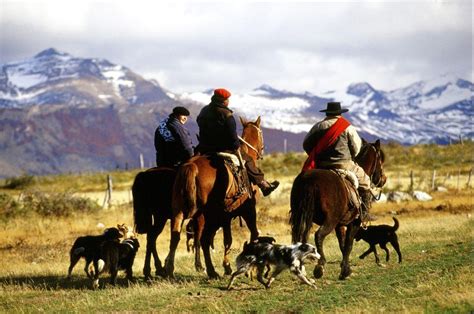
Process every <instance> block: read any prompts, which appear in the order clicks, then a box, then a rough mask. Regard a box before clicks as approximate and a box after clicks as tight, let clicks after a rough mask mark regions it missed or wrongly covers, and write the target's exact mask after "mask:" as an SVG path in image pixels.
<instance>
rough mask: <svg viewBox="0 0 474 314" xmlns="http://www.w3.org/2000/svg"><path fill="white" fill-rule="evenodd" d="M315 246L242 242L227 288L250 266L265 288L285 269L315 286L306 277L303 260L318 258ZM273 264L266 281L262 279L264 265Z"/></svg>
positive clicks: (312, 281)
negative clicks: (241, 249)
mask: <svg viewBox="0 0 474 314" xmlns="http://www.w3.org/2000/svg"><path fill="white" fill-rule="evenodd" d="M320 257H321V256H320V255H319V254H318V252H317V250H316V248H315V247H314V246H313V245H311V244H308V243H295V244H292V245H279V244H271V243H261V242H252V243H247V242H245V243H244V249H243V251H242V252H241V253H240V254H239V255H238V256H237V259H236V264H237V270H236V271H235V272H234V273H233V274H232V277H231V278H230V282H229V284H228V285H227V289H228V290H229V289H231V287H232V284H233V282H234V280H235V278H236V277H237V276H239V275H241V274H243V273H247V272H248V271H249V270H250V269H251V268H252V267H256V269H257V280H258V281H259V282H260V283H262V284H263V285H264V286H265V288H270V285H271V284H272V282H273V281H274V280H275V278H276V277H277V276H278V275H279V274H280V273H281V272H282V271H283V270H285V269H290V271H291V272H292V273H293V274H295V275H296V276H297V277H298V278H299V279H300V280H301V281H302V282H303V283H305V284H307V285H310V286H312V287H315V285H314V280H312V279H311V280H310V279H308V278H306V272H305V269H304V265H303V263H304V260H306V259H319V258H320ZM270 265H271V266H274V270H273V272H272V273H271V275H270V278H269V279H268V281H267V282H265V281H264V279H263V273H264V270H265V267H267V266H270Z"/></svg>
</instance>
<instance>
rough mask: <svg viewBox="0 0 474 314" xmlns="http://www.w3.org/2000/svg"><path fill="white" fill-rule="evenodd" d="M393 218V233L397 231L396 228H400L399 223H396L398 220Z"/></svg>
mask: <svg viewBox="0 0 474 314" xmlns="http://www.w3.org/2000/svg"><path fill="white" fill-rule="evenodd" d="M392 218H393V221H394V222H395V225H393V227H392V228H393V232H395V231H397V230H398V227H400V223H399V222H398V219H397V218H395V217H392Z"/></svg>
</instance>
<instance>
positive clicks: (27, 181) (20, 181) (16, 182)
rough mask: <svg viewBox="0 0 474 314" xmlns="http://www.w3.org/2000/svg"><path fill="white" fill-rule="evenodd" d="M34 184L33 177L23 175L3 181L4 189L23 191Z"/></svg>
mask: <svg viewBox="0 0 474 314" xmlns="http://www.w3.org/2000/svg"><path fill="white" fill-rule="evenodd" d="M33 183H35V177H34V176H32V175H28V174H24V175H22V176H19V177H13V178H7V179H6V180H5V185H4V188H6V189H24V188H26V187H29V186H31V185H33Z"/></svg>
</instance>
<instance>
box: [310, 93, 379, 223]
mask: <svg viewBox="0 0 474 314" xmlns="http://www.w3.org/2000/svg"><path fill="white" fill-rule="evenodd" d="M347 111H349V109H346V108H342V109H341V103H339V102H329V103H328V104H327V108H326V109H325V110H320V112H325V113H326V118H325V119H323V120H322V121H320V122H318V123H316V124H315V125H314V126H313V127H312V128H311V130H310V131H309V132H308V134H307V135H306V137H305V139H304V141H303V148H304V150H305V151H306V153H308V155H309V157H308V160H307V162H306V163H305V166H304V168H303V171H304V170H309V169H311V168H314V167H316V168H321V169H334V168H336V169H345V170H348V171H351V172H353V173H354V174H355V175H356V177H357V179H358V181H359V189H358V191H359V195H360V197H361V199H362V203H363V204H362V206H361V216H362V217H361V218H362V220H363V221H364V220H366V219H367V218H368V210H369V208H370V205H371V203H372V193H371V190H370V187H371V182H370V178H369V176H368V175H367V174H366V173H365V171H364V169H362V168H361V167H360V166H359V165H358V164H357V163H355V162H354V159H355V157H356V156H357V154H359V152H360V150H361V147H362V140H361V138H360V137H359V134H358V133H357V131H356V129H355V128H354V127H353V126H352V125H351V124H350V123H349V122H348V121H347V120H345V119H344V118H343V117H342V116H341V114H342V113H343V112H347Z"/></svg>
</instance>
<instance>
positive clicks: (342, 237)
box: [336, 226, 347, 252]
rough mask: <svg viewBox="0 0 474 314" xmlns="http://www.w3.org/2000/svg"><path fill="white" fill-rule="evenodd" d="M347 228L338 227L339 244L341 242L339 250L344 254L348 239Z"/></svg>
mask: <svg viewBox="0 0 474 314" xmlns="http://www.w3.org/2000/svg"><path fill="white" fill-rule="evenodd" d="M346 229H347V228H346V226H338V227H337V228H336V235H337V242H339V249H340V250H341V252H344V241H345V238H346Z"/></svg>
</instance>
